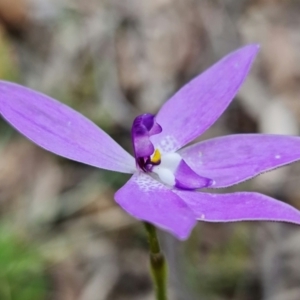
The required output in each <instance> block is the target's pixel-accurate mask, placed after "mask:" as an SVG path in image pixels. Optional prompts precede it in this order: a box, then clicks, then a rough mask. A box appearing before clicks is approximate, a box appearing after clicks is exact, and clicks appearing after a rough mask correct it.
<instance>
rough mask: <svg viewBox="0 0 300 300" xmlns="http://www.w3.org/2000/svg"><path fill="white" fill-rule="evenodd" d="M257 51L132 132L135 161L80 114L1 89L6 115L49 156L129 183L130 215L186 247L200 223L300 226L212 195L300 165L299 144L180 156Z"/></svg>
mask: <svg viewBox="0 0 300 300" xmlns="http://www.w3.org/2000/svg"><path fill="white" fill-rule="evenodd" d="M258 50H259V47H258V46H257V45H248V46H245V47H243V48H241V49H239V50H236V51H235V52H232V53H231V54H229V55H228V56H226V57H224V58H223V59H222V60H220V61H219V62H218V63H216V64H215V65H213V66H212V67H211V68H209V69H208V70H207V71H205V72H204V73H203V74H201V75H200V76H198V77H196V78H195V79H194V80H192V81H191V82H189V83H188V84H187V85H185V86H184V87H183V88H182V89H181V90H179V91H178V92H177V93H176V94H175V95H174V96H173V97H172V98H171V99H170V100H169V101H168V102H166V103H165V104H164V105H163V106H162V108H161V109H160V111H159V112H158V114H157V115H156V116H153V115H151V114H143V115H141V116H138V117H137V118H136V119H135V120H134V122H133V126H132V131H131V134H132V144H133V149H134V157H135V158H133V157H132V156H131V155H130V154H128V153H127V152H126V151H125V150H124V149H123V148H122V147H121V146H119V145H118V144H117V143H116V142H115V141H114V140H112V139H111V138H110V137H109V136H108V135H107V134H106V133H105V132H103V131H102V130H101V129H99V128H98V127H97V126H96V125H95V124H94V123H92V122H91V121H89V120H88V119H86V118H85V117H84V116H82V115H81V114H79V113H78V112H76V111H74V110H72V109H71V108H69V107H67V106H65V105H64V104H62V103H60V102H58V101H56V100H54V99H52V98H50V97H48V96H46V95H43V94H41V93H39V92H36V91H33V90H30V89H28V88H25V87H22V86H20V85H17V84H14V83H9V82H5V81H1V82H0V112H1V114H2V116H3V117H4V118H5V119H6V120H7V121H8V122H9V123H10V124H11V125H12V126H14V127H15V128H16V129H17V130H18V131H19V132H21V133H22V134H23V135H25V136H26V137H27V138H29V139H30V140H32V141H33V142H34V143H36V144H37V145H39V146H41V147H43V148H44V149H46V150H48V151H51V152H53V153H56V154H58V155H61V156H64V157H66V158H69V159H72V160H75V161H79V162H82V163H85V164H88V165H91V166H94V167H98V168H103V169H108V170H113V171H117V172H122V173H131V174H133V176H132V177H131V179H130V180H129V181H128V182H127V183H126V184H125V185H124V186H123V187H122V188H121V189H119V190H118V191H117V192H116V194H115V200H116V201H117V203H118V204H119V205H120V206H121V207H122V208H123V209H124V210H125V211H127V212H128V213H129V214H130V215H132V216H134V217H135V218H137V219H140V220H143V221H147V222H150V223H152V224H154V225H156V226H158V227H160V228H163V229H165V230H167V231H169V232H171V233H172V234H174V235H175V236H176V237H177V238H179V239H186V238H187V237H188V236H189V234H190V232H191V230H192V228H193V227H194V226H195V224H196V222H197V221H198V220H201V221H208V222H229V221H231V222H232V221H243V220H272V221H285V222H291V223H297V224H300V213H299V211H298V210H296V209H295V208H293V207H291V206H289V205H287V204H285V203H283V202H280V201H277V200H275V199H273V198H270V197H268V196H265V195H262V194H259V193H252V192H236V193H230V194H211V193H206V192H200V191H199V190H200V189H202V188H222V187H228V186H232V185H234V184H237V183H239V182H242V181H244V180H247V179H250V178H252V177H254V176H256V175H258V174H260V173H262V172H265V171H269V170H272V169H274V168H277V167H280V166H283V165H286V164H289V163H291V162H294V161H297V160H299V159H300V138H298V137H293V136H280V135H265V134H237V135H229V136H224V137H219V138H214V139H210V140H206V141H203V142H199V143H196V144H193V145H191V146H188V147H186V148H182V147H183V146H185V145H186V144H187V143H189V142H191V141H193V140H194V139H195V138H196V137H198V136H199V135H201V134H202V133H203V132H204V131H205V130H207V129H208V128H209V127H210V126H211V125H212V124H213V123H214V122H215V121H216V120H217V119H218V117H219V116H220V115H221V114H222V113H223V111H224V110H225V109H226V107H227V106H228V105H229V103H230V102H231V100H232V99H233V97H234V96H235V95H236V93H237V91H238V89H239V88H240V86H241V85H242V83H243V81H244V79H245V77H246V75H247V74H248V71H249V69H250V67H251V65H252V62H253V60H254V58H255V56H256V54H257V52H258Z"/></svg>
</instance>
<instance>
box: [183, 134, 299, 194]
mask: <svg viewBox="0 0 300 300" xmlns="http://www.w3.org/2000/svg"><path fill="white" fill-rule="evenodd" d="M179 153H180V155H181V156H182V158H183V159H184V160H185V161H186V163H187V164H188V165H189V166H190V167H191V169H192V170H194V171H195V172H196V173H197V174H199V175H201V176H204V177H208V178H211V179H213V180H214V184H213V185H212V186H211V187H213V188H220V187H227V186H231V185H234V184H237V183H239V182H242V181H245V180H247V179H250V178H252V177H254V176H257V175H259V174H261V173H263V172H266V171H270V170H272V169H275V168H278V167H281V166H284V165H286V164H289V163H292V162H295V161H297V160H300V138H299V137H296V136H285V135H269V134H236V135H228V136H224V137H218V138H214V139H210V140H206V141H203V142H200V143H196V144H194V145H191V146H189V147H187V148H184V149H181V150H180V151H179Z"/></svg>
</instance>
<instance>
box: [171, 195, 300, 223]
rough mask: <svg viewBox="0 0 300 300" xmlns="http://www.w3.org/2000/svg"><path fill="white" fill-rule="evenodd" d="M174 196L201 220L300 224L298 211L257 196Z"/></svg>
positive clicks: (270, 199) (273, 200)
mask: <svg viewBox="0 0 300 300" xmlns="http://www.w3.org/2000/svg"><path fill="white" fill-rule="evenodd" d="M176 194H177V195H179V196H180V197H181V198H182V199H183V200H184V201H185V202H186V204H187V205H188V206H189V207H190V208H191V209H192V210H193V212H194V213H195V214H196V217H197V219H198V220H202V221H208V222H236V221H281V222H289V223H296V224H300V212H299V211H298V210H297V209H295V208H294V207H292V206H290V205H288V204H286V203H283V202H281V201H278V200H275V199H273V198H271V197H268V196H265V195H262V194H259V193H250V192H238V193H232V194H207V193H197V192H189V191H179V190H178V191H176Z"/></svg>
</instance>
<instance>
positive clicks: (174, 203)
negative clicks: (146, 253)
mask: <svg viewBox="0 0 300 300" xmlns="http://www.w3.org/2000/svg"><path fill="white" fill-rule="evenodd" d="M115 200H116V201H117V203H118V204H119V205H120V206H121V207H122V208H123V209H124V210H126V211H127V212H128V213H129V214H130V215H132V216H133V217H135V218H137V219H140V220H143V221H147V222H150V223H152V224H154V225H156V226H158V227H160V228H163V229H165V230H167V231H169V232H171V233H172V234H174V235H175V236H176V237H178V238H179V239H181V240H184V239H186V238H187V237H188V236H189V234H190V232H191V230H192V229H193V227H194V226H195V224H196V220H195V215H194V213H193V212H192V211H191V210H190V208H189V207H188V206H187V205H186V204H185V202H184V201H183V200H182V199H181V198H180V197H178V196H177V195H175V194H174V193H173V192H172V190H170V189H168V188H167V187H166V186H165V185H163V184H161V183H159V182H158V181H156V180H154V179H153V178H151V177H150V176H149V175H147V174H144V173H140V174H135V175H133V176H132V177H131V179H130V180H129V181H128V182H127V183H126V184H125V185H124V186H123V187H122V188H121V189H119V190H118V191H117V192H116V194H115Z"/></svg>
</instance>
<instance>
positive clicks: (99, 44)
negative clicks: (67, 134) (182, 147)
mask: <svg viewBox="0 0 300 300" xmlns="http://www.w3.org/2000/svg"><path fill="white" fill-rule="evenodd" d="M252 42H255V43H260V44H261V51H260V54H259V56H258V58H257V59H256V61H255V65H254V67H253V69H252V71H251V73H250V75H249V77H248V79H247V82H246V83H245V84H244V85H243V88H242V89H241V91H240V93H239V94H238V96H237V97H236V99H235V101H234V102H233V103H232V104H231V105H230V107H229V108H228V109H227V111H226V113H225V114H224V115H223V116H222V117H221V118H220V119H219V120H218V122H217V123H216V124H215V125H214V126H213V127H212V128H211V129H210V130H209V132H207V133H206V134H205V135H204V136H202V137H201V139H206V138H209V137H213V136H218V135H225V134H231V133H252V132H262V133H280V134H295V135H298V134H299V128H300V0H239V1H237V0H151V1H140V0H0V78H1V79H5V80H11V81H15V82H19V83H21V84H24V85H26V86H29V87H31V88H34V89H37V90H40V91H42V92H44V93H47V94H48V95H51V96H52V97H55V98H57V99H59V100H60V101H62V102H64V103H66V104H68V105H70V106H71V107H73V108H75V109H76V110H78V111H80V112H81V113H83V114H84V115H86V116H87V117H88V118H90V119H92V120H93V121H94V122H95V123H97V124H98V125H99V126H100V127H101V128H103V129H104V130H106V131H107V132H108V133H109V134H110V135H112V137H113V138H114V139H115V140H117V141H118V142H119V143H120V144H121V145H122V146H123V147H125V148H126V149H127V150H128V151H130V152H131V144H130V127H131V122H132V120H133V119H134V117H135V116H136V115H137V114H141V113H144V112H149V113H156V112H157V110H158V108H159V107H160V106H161V104H162V103H164V101H166V99H168V97H169V96H171V95H172V93H174V91H176V90H177V89H178V88H179V87H181V86H182V85H183V84H184V83H185V82H187V81H188V80H189V79H190V78H192V77H193V76H195V75H197V74H198V73H200V72H202V71H203V70H204V69H206V68H207V67H208V66H210V65H211V64H212V63H214V62H216V61H217V60H218V59H219V58H221V57H222V56H224V55H225V54H227V53H228V52H230V51H231V50H234V49H236V48H238V47H239V46H241V45H244V44H247V43H252ZM0 133H1V134H0V299H1V300H48V299H49V300H102V299H103V300H131V299H132V300H151V299H152V300H153V299H154V298H153V292H152V285H151V280H150V277H149V273H148V267H147V261H148V255H147V240H146V237H145V233H144V231H143V226H142V225H141V223H139V222H138V221H136V220H134V219H133V218H131V217H129V216H128V215H127V214H126V213H125V212H123V211H122V210H121V209H120V208H119V207H118V206H117V205H116V204H115V203H114V200H113V195H114V192H115V191H116V189H118V188H119V187H120V186H121V185H122V184H123V183H124V182H125V181H126V180H127V179H128V176H126V175H118V174H115V173H111V172H107V171H102V170H98V169H95V168H92V167H89V166H85V165H81V164H79V163H76V162H72V161H67V160H65V159H62V158H60V157H57V156H55V155H52V154H50V153H47V152H46V151H44V150H42V149H40V148H38V147H37V146H35V145H33V144H32V143H31V142H29V141H28V140H26V139H25V138H24V137H22V136H20V135H19V134H18V133H17V132H15V131H14V130H13V129H12V128H11V127H10V126H8V125H7V124H6V123H5V122H4V121H3V120H0ZM299 182H300V164H299V163H298V164H293V165H292V166H288V167H285V168H282V169H278V170H276V171H273V172H270V173H267V174H263V175H261V176H259V177H258V178H255V179H253V180H251V181H247V182H245V183H243V184H241V185H239V186H236V187H233V188H231V189H227V190H224V192H228V191H233V190H234V191H238V190H255V191H259V192H262V193H265V194H268V195H271V196H273V197H275V198H278V199H280V200H282V201H285V202H288V203H290V204H292V205H294V206H295V207H298V208H300V184H299ZM228 209H230V207H229V208H228ZM160 238H161V241H162V245H163V248H164V250H165V252H166V254H167V257H168V261H169V264H170V295H171V296H170V299H171V300H173V299H174V300H194V299H200V300H202V299H204V300H231V299H233V300H299V299H300V229H299V227H297V226H293V225H289V224H276V223H263V222H262V223H240V224H206V223H199V224H198V226H197V227H196V228H195V230H194V231H193V233H192V236H191V237H190V239H189V240H188V241H186V242H178V241H177V240H176V239H174V238H173V237H172V236H170V235H169V234H167V233H163V232H161V233H160Z"/></svg>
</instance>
